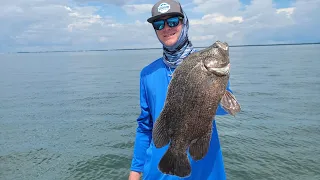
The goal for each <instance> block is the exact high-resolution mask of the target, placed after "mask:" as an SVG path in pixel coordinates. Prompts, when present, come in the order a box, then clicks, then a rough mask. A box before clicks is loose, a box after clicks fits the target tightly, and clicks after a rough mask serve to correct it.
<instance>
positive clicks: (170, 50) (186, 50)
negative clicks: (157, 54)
mask: <svg viewBox="0 0 320 180" xmlns="http://www.w3.org/2000/svg"><path fill="white" fill-rule="evenodd" d="M183 14H184V19H183V28H182V30H181V34H180V36H179V39H178V41H177V42H176V43H175V44H174V45H173V46H166V45H165V44H163V43H162V42H161V41H160V42H161V43H162V45H163V61H164V63H165V64H166V65H167V66H168V67H170V68H176V67H177V66H178V65H179V64H180V63H181V62H182V61H183V59H184V58H185V57H187V56H188V55H189V54H190V53H193V52H194V51H195V49H194V47H193V46H192V43H191V42H190V41H189V39H188V30H189V20H188V17H187V15H186V14H185V12H183ZM158 39H159V38H158Z"/></svg>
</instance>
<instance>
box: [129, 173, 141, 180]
mask: <svg viewBox="0 0 320 180" xmlns="http://www.w3.org/2000/svg"><path fill="white" fill-rule="evenodd" d="M140 177H141V173H139V172H135V171H131V172H130V175H129V179H128V180H140Z"/></svg>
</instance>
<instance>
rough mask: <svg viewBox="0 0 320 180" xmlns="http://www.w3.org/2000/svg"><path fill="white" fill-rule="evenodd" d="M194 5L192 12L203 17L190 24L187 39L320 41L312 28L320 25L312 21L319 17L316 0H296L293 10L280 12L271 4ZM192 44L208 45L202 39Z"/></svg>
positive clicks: (204, 1)
mask: <svg viewBox="0 0 320 180" xmlns="http://www.w3.org/2000/svg"><path fill="white" fill-rule="evenodd" d="M193 2H194V3H195V4H196V5H197V6H196V7H194V8H193V11H194V12H197V13H203V14H204V15H203V16H202V18H200V19H192V20H191V26H192V27H191V28H190V29H193V30H190V31H191V32H192V35H190V36H196V37H215V40H216V39H220V40H225V41H228V42H230V44H264V43H270V42H273V43H274V42H277V41H279V42H301V41H303V40H302V39H307V40H308V41H309V42H310V41H311V42H314V41H318V42H319V41H320V38H319V33H317V30H316V28H315V26H316V27H319V22H317V21H316V20H315V19H317V18H316V17H320V13H319V11H317V10H316V9H317V8H320V7H319V5H320V1H319V0H307V1H304V0H297V1H296V2H295V3H293V4H292V6H290V7H287V8H280V9H277V8H276V6H275V4H274V3H273V1H272V0H252V1H251V3H250V4H249V5H242V4H241V3H240V1H238V0H210V1H209V0H194V1H193ZM210 12H215V13H213V14H212V13H210ZM311 27H313V28H314V29H312V28H311ZM297 29H299V30H297ZM302 29H303V30H302ZM306 32H308V33H309V35H307V33H306ZM310 34H312V35H310ZM294 35H295V36H296V37H294ZM309 36H314V37H315V38H314V39H311V38H310V37H309ZM208 39H210V38H208ZM194 40H195V41H198V42H196V43H199V44H203V45H208V44H210V43H211V41H205V40H204V39H201V38H195V39H194Z"/></svg>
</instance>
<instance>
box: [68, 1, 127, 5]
mask: <svg viewBox="0 0 320 180" xmlns="http://www.w3.org/2000/svg"><path fill="white" fill-rule="evenodd" d="M74 2H77V3H86V4H88V3H99V4H113V5H117V6H122V5H124V4H126V3H128V2H130V0H91V1H89V0H74Z"/></svg>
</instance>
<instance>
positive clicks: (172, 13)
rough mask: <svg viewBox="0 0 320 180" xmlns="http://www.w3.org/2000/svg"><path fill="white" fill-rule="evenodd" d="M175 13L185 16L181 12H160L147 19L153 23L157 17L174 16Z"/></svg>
mask: <svg viewBox="0 0 320 180" xmlns="http://www.w3.org/2000/svg"><path fill="white" fill-rule="evenodd" d="M173 15H178V16H182V17H184V15H183V14H182V13H179V12H170V13H164V14H159V15H157V16H153V17H150V18H149V19H147V21H148V22H149V23H152V22H153V21H154V20H156V19H159V18H161V17H164V16H173Z"/></svg>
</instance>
